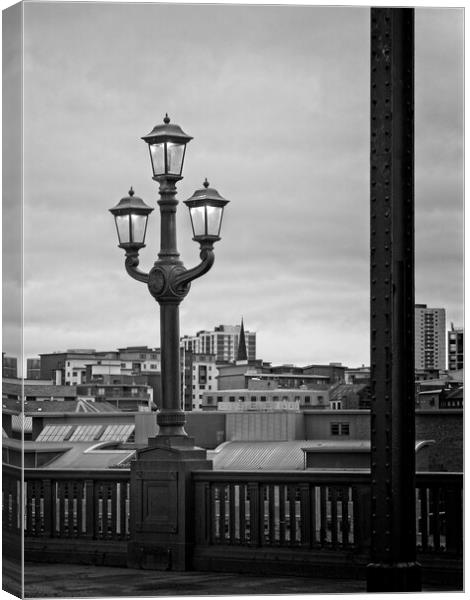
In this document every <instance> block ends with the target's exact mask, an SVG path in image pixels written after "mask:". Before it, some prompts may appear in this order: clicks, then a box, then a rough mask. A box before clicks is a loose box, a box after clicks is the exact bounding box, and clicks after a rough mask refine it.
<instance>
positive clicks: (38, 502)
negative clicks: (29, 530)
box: [34, 481, 44, 537]
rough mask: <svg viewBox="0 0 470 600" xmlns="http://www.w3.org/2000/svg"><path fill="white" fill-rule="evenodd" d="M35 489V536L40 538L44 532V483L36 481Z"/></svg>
mask: <svg viewBox="0 0 470 600" xmlns="http://www.w3.org/2000/svg"><path fill="white" fill-rule="evenodd" d="M35 483H36V485H35V488H34V534H35V535H36V536H37V537H40V536H41V535H42V532H43V512H42V508H43V505H44V503H43V502H42V499H43V496H44V485H43V482H42V481H36V482H35Z"/></svg>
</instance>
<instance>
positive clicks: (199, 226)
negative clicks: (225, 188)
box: [190, 206, 206, 237]
mask: <svg viewBox="0 0 470 600" xmlns="http://www.w3.org/2000/svg"><path fill="white" fill-rule="evenodd" d="M190 214H191V221H192V224H193V231H194V237H198V236H199V235H206V215H205V206H194V207H193V208H191V209H190Z"/></svg>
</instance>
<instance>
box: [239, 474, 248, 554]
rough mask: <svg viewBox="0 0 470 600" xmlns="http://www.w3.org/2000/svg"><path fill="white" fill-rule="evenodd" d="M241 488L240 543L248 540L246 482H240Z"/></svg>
mask: <svg viewBox="0 0 470 600" xmlns="http://www.w3.org/2000/svg"><path fill="white" fill-rule="evenodd" d="M238 488H239V490H240V505H239V514H240V544H245V542H246V537H247V536H246V525H247V520H246V514H245V512H246V511H245V507H246V504H245V503H246V483H240V484H239V486H238Z"/></svg>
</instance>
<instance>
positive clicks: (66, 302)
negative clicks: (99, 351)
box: [24, 3, 463, 364]
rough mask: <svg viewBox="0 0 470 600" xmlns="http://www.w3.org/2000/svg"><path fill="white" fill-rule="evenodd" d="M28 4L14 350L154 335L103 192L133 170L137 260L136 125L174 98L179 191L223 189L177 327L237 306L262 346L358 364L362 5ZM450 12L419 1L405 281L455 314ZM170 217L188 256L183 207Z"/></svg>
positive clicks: (282, 355)
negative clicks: (412, 242)
mask: <svg viewBox="0 0 470 600" xmlns="http://www.w3.org/2000/svg"><path fill="white" fill-rule="evenodd" d="M25 15H26V26H25V113H24V114H25V122H24V125H25V171H24V173H25V188H24V189H25V207H24V218H25V228H24V231H25V246H24V249H25V255H24V257H25V315H26V317H25V348H26V353H27V354H28V355H30V354H35V353H38V352H46V351H54V350H60V349H65V348H68V347H77V346H78V347H79V346H81V345H83V346H85V347H96V348H114V347H117V346H125V345H136V344H140V343H142V344H148V345H149V346H158V345H159V319H158V305H157V304H156V303H155V301H154V300H153V299H152V298H151V297H150V295H149V293H148V291H147V290H146V288H145V286H144V285H139V284H138V283H137V282H135V281H131V280H130V279H129V277H128V276H127V274H126V273H125V271H124V268H123V254H122V252H121V251H120V250H119V249H118V248H116V244H117V241H116V233H115V229H114V224H113V221H112V217H111V215H110V214H109V212H108V209H109V208H110V207H111V206H113V205H115V204H116V203H117V202H118V201H119V199H120V198H121V197H123V196H124V195H125V194H126V193H127V191H128V189H129V187H130V185H133V186H134V189H135V190H136V193H137V194H138V195H139V196H142V197H143V198H144V200H145V201H146V202H147V203H148V204H150V205H151V206H154V207H155V208H156V210H155V211H154V212H153V213H152V215H151V222H150V224H149V230H148V234H147V239H148V244H147V248H145V249H144V250H143V251H142V253H141V254H142V261H141V264H142V268H144V269H146V270H148V269H150V268H151V266H152V263H153V261H154V260H155V259H156V254H157V252H158V245H159V216H158V208H157V205H156V204H155V201H156V200H157V199H158V193H157V187H156V185H155V183H154V182H152V180H151V175H150V164H149V159H148V152H147V149H146V148H145V145H144V143H143V142H142V140H140V136H142V135H144V134H145V133H147V132H148V131H150V129H151V128H152V127H153V126H154V125H155V124H156V123H158V122H160V121H161V119H162V117H163V115H164V113H165V112H167V111H168V112H169V114H170V116H171V118H172V120H173V121H176V122H177V123H179V124H180V125H181V126H182V127H183V129H184V130H186V131H187V132H188V133H189V134H190V135H193V136H194V140H193V141H192V142H191V143H190V144H189V146H188V150H187V156H186V161H185V171H184V175H185V177H184V179H183V180H182V181H181V182H180V183H179V184H178V190H179V193H178V197H179V199H180V200H183V199H185V198H187V197H189V196H190V195H191V194H192V193H193V191H194V190H195V189H196V188H198V187H200V186H201V184H202V181H203V180H204V177H206V176H207V177H208V178H209V181H210V182H211V184H212V185H214V187H216V188H217V189H218V190H219V192H220V193H221V194H222V195H223V196H225V197H227V198H228V199H229V200H230V204H229V205H228V206H227V208H226V214H225V217H224V222H223V228H222V238H223V239H222V241H221V242H219V243H218V244H217V245H216V261H215V265H214V267H213V269H212V271H211V272H210V273H208V274H207V275H206V276H205V277H204V278H201V279H200V280H197V281H195V282H194V284H193V286H192V289H191V292H190V294H189V296H188V297H187V298H186V300H185V301H184V302H183V304H182V305H181V332H182V333H185V334H193V333H194V332H195V331H197V330H199V329H202V328H212V327H213V326H214V325H217V324H219V323H226V324H230V323H238V322H239V320H240V317H241V315H242V314H243V315H244V316H245V317H246V324H247V327H248V328H250V327H251V328H252V329H256V330H257V332H258V340H259V343H258V348H259V356H260V357H262V358H264V359H265V360H273V361H278V362H283V361H284V360H285V361H289V362H304V363H308V362H322V361H324V362H329V361H330V360H331V361H336V360H342V361H344V362H346V363H348V362H350V363H351V364H353V363H354V364H360V363H362V362H364V363H367V362H368V352H369V349H368V337H369V333H368V328H369V324H368V319H369V300H368V293H369V291H368V286H369V183H368V180H369V9H367V8H338V7H324V8H320V7H284V6H243V5H238V6H231V5H226V6H212V5H197V6H189V5H162V4H111V3H110V4H107V3H103V4H99V3H98V4H93V3H92V4H90V3H63V4H61V3H59V4H57V3H30V4H27V5H25ZM461 20H462V17H461V13H460V12H459V11H443V10H437V11H436V10H424V9H422V10H419V11H417V14H416V32H417V46H416V88H417V89H416V215H417V227H416V244H417V260H416V264H417V273H416V278H417V291H418V290H419V294H420V301H423V302H428V303H431V301H432V302H433V303H436V305H439V306H446V307H448V308H449V316H450V317H451V318H452V319H453V320H455V321H456V322H458V321H459V319H460V317H461V313H462V307H461V285H460V284H459V278H460V276H461V263H462V260H461V241H462V230H461V226H460V222H461V216H462V208H463V206H462V153H463V139H462V83H461V80H460V79H461V71H462V67H461V66H462V60H461V56H462V27H461ZM209 25H210V26H209ZM437 33H439V35H436V34H437ZM84 40H86V43H84ZM177 222H178V236H179V248H180V252H181V257H182V259H183V260H184V262H185V264H186V265H187V266H188V267H190V266H193V265H194V264H196V263H197V261H198V248H197V245H195V244H194V242H192V240H191V237H192V234H191V231H190V224H189V219H188V214H187V209H186V208H185V207H184V206H180V208H179V211H178V217H177ZM444 276H445V277H446V278H447V279H448V280H450V281H452V284H451V285H449V286H440V289H439V286H438V285H437V284H436V283H435V282H436V281H439V280H440V279H442V277H444Z"/></svg>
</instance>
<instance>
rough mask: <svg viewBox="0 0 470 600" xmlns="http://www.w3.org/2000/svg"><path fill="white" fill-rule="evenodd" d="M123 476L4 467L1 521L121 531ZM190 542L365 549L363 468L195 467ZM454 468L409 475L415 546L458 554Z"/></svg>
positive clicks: (459, 482) (28, 531)
mask: <svg viewBox="0 0 470 600" xmlns="http://www.w3.org/2000/svg"><path fill="white" fill-rule="evenodd" d="M129 480H130V473H129V471H128V470H124V469H106V470H100V471H93V472H92V471H80V470H70V471H66V470H62V471H56V470H49V469H25V470H24V477H22V476H21V469H20V468H18V467H14V466H8V465H4V466H3V528H4V530H5V531H8V532H12V533H18V534H20V533H21V531H22V530H23V532H24V536H25V538H48V537H49V538H66V539H69V540H70V539H71V538H76V539H80V538H86V539H92V540H99V541H104V542H105V541H107V540H116V541H125V540H127V539H128V538H129V535H130V531H129V513H130V506H129V496H130V489H129V486H130V483H129ZM193 484H194V514H195V515H196V518H195V519H194V521H195V532H194V535H195V539H194V541H195V545H196V546H197V545H199V546H226V547H230V546H232V547H233V546H237V547H241V546H245V547H249V548H252V549H253V548H288V549H290V550H295V549H315V548H318V549H330V550H335V551H338V552H341V551H347V552H351V551H356V550H357V551H361V552H362V551H364V552H366V551H367V549H368V546H369V527H370V474H369V473H367V472H333V471H332V472H314V471H295V472H285V471H277V472H262V473H260V472H247V471H237V472H234V471H231V472H229V471H224V472H222V471H195V472H194V473H193ZM462 486H463V475H462V474H459V473H418V474H417V477H416V513H417V514H416V520H417V527H416V529H417V539H416V544H417V549H418V551H419V552H421V553H425V554H440V555H444V554H445V555H449V556H462V551H463V543H462V540H463V533H462V531H463V515H462V512H463V505H462Z"/></svg>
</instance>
